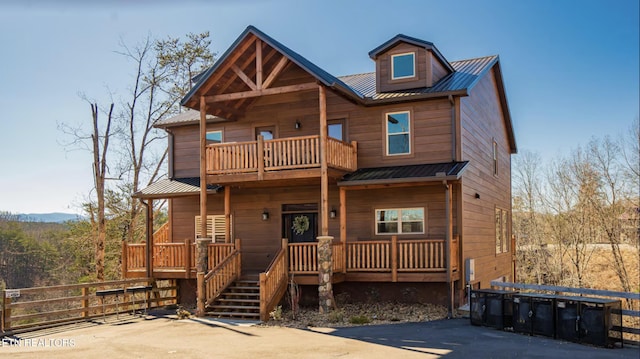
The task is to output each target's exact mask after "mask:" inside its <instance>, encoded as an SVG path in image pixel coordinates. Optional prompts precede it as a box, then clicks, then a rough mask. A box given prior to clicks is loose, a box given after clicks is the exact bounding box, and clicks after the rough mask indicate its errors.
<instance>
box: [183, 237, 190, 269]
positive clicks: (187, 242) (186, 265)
mask: <svg viewBox="0 0 640 359" xmlns="http://www.w3.org/2000/svg"><path fill="white" fill-rule="evenodd" d="M184 277H185V279H189V277H191V241H190V240H189V238H186V239H185V240H184Z"/></svg>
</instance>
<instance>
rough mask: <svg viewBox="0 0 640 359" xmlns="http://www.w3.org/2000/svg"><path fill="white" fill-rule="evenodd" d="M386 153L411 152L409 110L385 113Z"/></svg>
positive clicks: (391, 154)
mask: <svg viewBox="0 0 640 359" xmlns="http://www.w3.org/2000/svg"><path fill="white" fill-rule="evenodd" d="M385 122H386V126H385V128H386V131H387V136H386V139H387V146H386V147H387V155H388V156H393V155H407V154H410V153H411V116H410V114H409V111H401V112H390V113H387V114H386V121H385Z"/></svg>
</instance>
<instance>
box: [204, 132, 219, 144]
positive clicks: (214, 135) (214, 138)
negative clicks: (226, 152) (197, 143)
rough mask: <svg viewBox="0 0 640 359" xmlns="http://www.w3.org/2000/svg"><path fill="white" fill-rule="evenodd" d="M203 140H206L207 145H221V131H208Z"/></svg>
mask: <svg viewBox="0 0 640 359" xmlns="http://www.w3.org/2000/svg"><path fill="white" fill-rule="evenodd" d="M205 138H206V139H207V145H212V144H215V143H222V131H208V132H207V135H206V136H205Z"/></svg>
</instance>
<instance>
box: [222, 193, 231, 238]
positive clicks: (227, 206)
mask: <svg viewBox="0 0 640 359" xmlns="http://www.w3.org/2000/svg"><path fill="white" fill-rule="evenodd" d="M224 241H225V243H231V242H232V240H231V186H224Z"/></svg>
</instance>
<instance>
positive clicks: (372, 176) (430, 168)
mask: <svg viewBox="0 0 640 359" xmlns="http://www.w3.org/2000/svg"><path fill="white" fill-rule="evenodd" d="M468 163H469V161H463V162H447V163H431V164H420V165H407V166H392V167H375V168H361V169H358V170H357V171H355V172H353V173H350V174H347V175H345V176H344V177H343V179H342V181H340V183H339V184H341V183H342V184H356V183H350V182H366V181H384V180H399V179H421V178H423V179H424V178H429V177H433V178H439V177H440V176H439V174H440V173H443V174H444V176H443V177H451V176H453V177H456V178H458V177H459V176H460V175H461V174H462V172H463V171H464V169H465V168H466V166H467V164H468Z"/></svg>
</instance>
